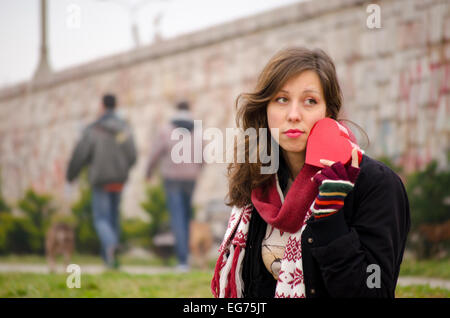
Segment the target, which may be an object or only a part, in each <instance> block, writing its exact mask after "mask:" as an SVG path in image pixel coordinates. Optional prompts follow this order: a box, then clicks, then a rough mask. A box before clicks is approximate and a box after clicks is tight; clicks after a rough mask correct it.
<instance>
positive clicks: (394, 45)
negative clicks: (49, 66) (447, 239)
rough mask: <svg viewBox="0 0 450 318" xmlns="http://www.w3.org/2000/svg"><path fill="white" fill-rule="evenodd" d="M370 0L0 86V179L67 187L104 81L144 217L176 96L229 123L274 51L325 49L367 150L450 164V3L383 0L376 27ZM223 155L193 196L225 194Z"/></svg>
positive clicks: (247, 23) (275, 16) (238, 24)
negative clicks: (159, 141)
mask: <svg viewBox="0 0 450 318" xmlns="http://www.w3.org/2000/svg"><path fill="white" fill-rule="evenodd" d="M370 3H371V2H368V1H359V0H345V1H325V0H317V1H311V2H305V3H299V4H295V5H291V6H289V7H284V8H280V9H276V10H273V11H270V12H267V13H263V14H260V15H257V16H253V17H249V18H245V19H241V20H237V21H233V22H230V23H227V24H223V25H220V26H216V27H213V28H209V29H206V30H203V31H200V32H196V33H192V34H188V35H184V36H180V37H178V38H174V39H171V40H167V41H163V42H159V43H156V44H153V45H151V46H147V47H144V48H141V49H139V50H136V51H132V52H127V53H123V54H119V55H116V56H111V57H107V58H104V59H101V60H98V61H93V62H90V63H87V64H85V65H81V66H79V67H76V68H71V69H68V70H65V71H62V72H58V73H56V74H53V76H52V77H51V78H49V79H46V80H44V81H40V82H29V83H21V84H18V85H15V86H13V87H8V88H5V89H3V90H0V168H1V187H2V192H3V195H4V196H5V197H6V199H7V200H8V201H11V202H15V200H17V198H19V197H21V195H22V194H23V191H24V190H25V189H26V188H27V187H29V186H33V187H34V188H35V189H36V190H38V191H42V192H51V193H53V194H54V195H55V196H56V197H59V198H61V197H63V194H64V183H65V181H64V175H65V170H66V166H67V162H68V159H69V156H70V154H71V151H72V149H73V147H74V144H75V142H76V141H77V139H78V138H79V136H80V132H81V129H82V128H83V127H84V126H85V125H86V124H87V123H88V122H90V121H92V120H93V119H94V118H95V117H96V113H97V111H98V105H99V102H100V97H101V96H102V94H103V93H104V92H105V91H112V92H116V93H117V94H118V97H119V100H120V104H121V108H120V111H121V114H122V115H123V116H124V117H125V118H127V119H128V120H129V121H130V122H131V124H132V126H133V127H134V132H135V135H136V139H137V145H138V148H139V159H138V162H137V165H136V166H135V167H134V169H133V170H132V173H131V176H130V182H129V184H128V185H127V187H126V189H125V193H124V200H123V206H122V210H123V212H124V213H125V215H126V216H129V217H134V216H142V215H143V214H144V213H143V212H142V211H141V209H140V207H139V202H140V201H142V200H143V194H144V192H143V190H144V167H145V163H146V160H147V154H148V151H149V149H150V148H149V147H150V144H151V142H152V140H153V138H154V136H155V132H156V130H157V128H158V127H159V125H160V124H161V123H162V122H164V121H165V120H167V119H168V118H169V116H170V115H171V114H172V112H173V105H174V103H175V101H177V100H179V99H181V98H187V99H188V100H189V101H191V103H192V106H193V112H194V114H195V117H196V118H198V119H202V120H203V128H207V127H218V128H220V129H222V130H225V128H226V127H233V126H234V114H235V109H234V101H235V98H236V97H237V95H238V94H239V93H241V92H243V91H248V90H251V89H252V87H253V86H254V84H255V80H256V76H257V75H258V72H259V71H260V70H261V68H262V67H263V65H264V64H265V63H266V62H267V61H268V59H269V58H270V57H271V56H272V55H273V54H274V53H275V52H276V51H278V50H279V49H281V48H283V47H287V46H291V45H296V46H307V47H311V48H312V47H320V48H323V49H324V50H326V51H327V52H328V53H329V54H330V55H331V56H332V58H333V59H334V60H335V62H336V66H337V70H338V76H339V79H340V82H341V86H342V89H343V92H344V100H345V103H344V110H343V114H342V115H343V117H345V118H348V119H351V120H352V121H354V122H356V123H358V124H359V125H360V126H361V127H362V128H363V129H364V130H365V131H366V132H367V134H368V135H369V138H370V147H369V148H367V149H366V151H367V153H368V154H369V155H371V156H373V157H379V156H382V155H385V156H388V157H390V158H392V160H394V162H395V163H397V164H401V165H402V166H404V167H405V168H406V169H407V171H411V170H414V169H417V168H420V167H421V166H423V165H424V164H426V163H427V162H429V161H430V160H431V159H433V158H435V159H437V160H438V161H439V163H440V165H441V166H446V165H448V163H447V159H446V152H447V151H448V150H449V136H450V122H449V113H450V109H449V108H450V91H449V89H450V4H449V2H448V1H438V0H427V1H425V0H413V1H411V0H404V1H391V0H382V1H377V2H375V3H377V4H378V5H379V6H380V8H381V28H380V29H370V28H368V27H367V24H366V21H367V17H368V16H369V13H367V12H366V8H367V6H368V5H369V4H370ZM225 168H226V165H225V164H211V165H208V166H207V167H206V168H205V170H204V171H203V173H202V176H201V178H200V180H199V183H198V187H197V191H196V194H195V197H194V202H195V203H196V204H197V205H198V206H199V207H200V208H202V207H205V205H206V204H207V203H208V202H210V200H212V199H216V200H218V201H222V200H223V199H224V196H225V194H226V190H227V183H226V179H225V177H224V176H225Z"/></svg>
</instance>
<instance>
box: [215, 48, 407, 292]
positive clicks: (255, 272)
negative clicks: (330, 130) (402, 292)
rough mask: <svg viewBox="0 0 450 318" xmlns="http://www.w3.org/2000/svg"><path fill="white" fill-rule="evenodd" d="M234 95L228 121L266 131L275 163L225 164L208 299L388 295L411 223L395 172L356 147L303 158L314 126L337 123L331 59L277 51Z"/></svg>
mask: <svg viewBox="0 0 450 318" xmlns="http://www.w3.org/2000/svg"><path fill="white" fill-rule="evenodd" d="M239 101H242V104H241V106H240V108H239V110H238V114H237V119H236V122H237V125H238V126H239V127H241V128H243V129H244V130H245V129H247V128H249V127H253V128H256V131H257V132H259V128H268V130H269V132H271V138H273V139H274V140H275V141H276V142H277V144H278V145H279V147H280V150H281V151H280V152H279V153H280V155H279V161H280V164H279V169H278V171H277V172H276V173H274V174H261V173H260V171H261V170H260V168H261V166H262V163H261V162H258V163H232V164H230V166H229V167H228V172H229V193H228V197H229V199H230V202H229V205H230V206H232V207H233V208H232V212H231V217H230V220H229V223H228V228H227V231H226V233H225V237H224V241H223V242H222V244H221V247H220V249H219V253H220V255H219V258H218V260H217V264H216V268H215V273H214V277H213V280H212V283H211V287H212V292H213V294H214V296H215V297H394V295H395V287H396V283H397V278H398V274H399V269H400V264H401V261H402V257H403V252H404V248H405V242H406V237H407V233H408V231H409V227H410V217H409V204H408V198H407V195H406V191H405V189H404V186H403V184H402V182H401V180H400V178H399V177H398V176H397V175H396V174H395V173H394V172H393V171H392V170H391V169H389V168H388V167H387V166H385V165H384V164H382V163H380V162H378V161H376V160H374V159H372V158H370V157H368V156H367V155H365V154H363V153H362V151H359V150H358V149H356V148H355V149H353V152H352V160H351V162H350V163H348V164H346V165H343V164H342V163H340V162H336V163H334V162H332V161H330V160H329V158H323V159H324V160H323V161H322V164H323V165H324V168H322V169H320V168H317V167H315V166H312V165H308V164H306V163H305V154H306V145H307V140H308V136H309V133H310V131H311V128H312V127H313V126H314V124H315V123H316V122H317V121H318V120H320V119H323V118H325V117H329V118H332V119H334V120H339V111H340V109H341V105H342V95H341V90H340V86H339V83H338V80H337V76H336V70H335V67H334V63H333V61H332V60H331V59H330V57H329V56H328V55H327V54H326V53H325V52H324V51H322V50H319V49H317V50H308V49H304V48H290V49H285V50H282V51H280V52H279V53H277V54H276V55H275V56H274V57H273V58H272V59H271V60H270V61H269V63H268V64H267V65H266V67H265V68H264V69H263V71H262V73H261V74H260V76H259V78H258V81H257V86H256V88H255V90H254V92H253V93H249V94H242V95H240V97H239V98H238V99H237V102H236V104H237V105H238V104H239ZM275 128H278V130H276V129H275ZM277 131H278V133H277ZM267 148H268V149H269V148H270V145H267ZM246 149H248V147H246ZM269 151H270V149H269ZM247 154H248V150H247Z"/></svg>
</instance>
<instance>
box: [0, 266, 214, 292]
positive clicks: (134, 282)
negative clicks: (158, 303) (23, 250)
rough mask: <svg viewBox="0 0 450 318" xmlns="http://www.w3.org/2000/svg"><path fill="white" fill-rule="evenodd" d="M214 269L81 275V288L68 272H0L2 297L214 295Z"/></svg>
mask: <svg viewBox="0 0 450 318" xmlns="http://www.w3.org/2000/svg"><path fill="white" fill-rule="evenodd" d="M211 277H212V272H199V271H194V272H191V273H188V274H162V275H153V276H148V275H130V274H125V273H120V272H108V273H103V274H100V275H88V274H84V275H82V276H81V286H80V288H72V289H70V288H68V287H67V285H66V279H67V275H65V274H51V275H50V274H48V275H47V274H28V273H8V274H0V298H5V297H44V298H45V297H56V298H61V297H64V298H66V297H77V298H83V297H89V298H96V297H113V298H115V297H123V298H127V297H137V298H154V297H162V298H166V297H170V298H179V297H181V298H196V297H212V294H211V292H210V288H209V286H210V282H211Z"/></svg>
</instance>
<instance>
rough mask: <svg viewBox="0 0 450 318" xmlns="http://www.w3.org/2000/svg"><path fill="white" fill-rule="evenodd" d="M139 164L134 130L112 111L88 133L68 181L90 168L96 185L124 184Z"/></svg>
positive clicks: (96, 122)
mask: <svg viewBox="0 0 450 318" xmlns="http://www.w3.org/2000/svg"><path fill="white" fill-rule="evenodd" d="M135 162H136V147H135V143H134V138H133V135H132V132H131V129H130V127H129V126H128V124H127V123H126V122H125V121H124V120H122V119H120V118H119V117H117V115H116V114H115V113H114V112H113V111H108V112H106V113H105V114H104V115H103V116H102V117H100V118H99V119H98V120H97V121H95V122H94V123H93V124H91V125H89V126H88V127H87V128H86V129H85V130H84V132H83V136H82V138H81V140H80V141H79V142H78V144H77V146H76V147H75V150H74V152H73V155H72V158H71V160H70V163H69V167H68V169H67V180H68V181H69V182H71V181H73V180H74V179H75V178H76V177H77V176H78V174H79V173H80V171H81V169H82V168H83V167H84V166H86V165H89V182H90V184H91V185H92V186H104V185H108V184H113V183H121V184H123V183H125V181H126V180H127V178H128V173H129V170H130V168H131V167H132V166H133V165H134V163H135Z"/></svg>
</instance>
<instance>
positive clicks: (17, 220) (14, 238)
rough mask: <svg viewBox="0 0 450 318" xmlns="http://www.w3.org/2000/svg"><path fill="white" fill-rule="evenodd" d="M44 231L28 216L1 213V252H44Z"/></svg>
mask: <svg viewBox="0 0 450 318" xmlns="http://www.w3.org/2000/svg"><path fill="white" fill-rule="evenodd" d="M43 248H44V246H43V241H42V232H41V231H40V230H39V229H38V228H37V227H36V226H35V225H34V224H33V223H32V222H31V220H30V219H28V218H27V217H17V216H14V215H12V214H10V213H1V214H0V254H8V253H14V254H25V253H42V252H43Z"/></svg>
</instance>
